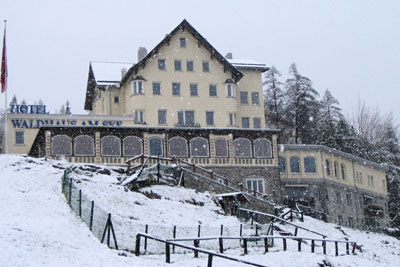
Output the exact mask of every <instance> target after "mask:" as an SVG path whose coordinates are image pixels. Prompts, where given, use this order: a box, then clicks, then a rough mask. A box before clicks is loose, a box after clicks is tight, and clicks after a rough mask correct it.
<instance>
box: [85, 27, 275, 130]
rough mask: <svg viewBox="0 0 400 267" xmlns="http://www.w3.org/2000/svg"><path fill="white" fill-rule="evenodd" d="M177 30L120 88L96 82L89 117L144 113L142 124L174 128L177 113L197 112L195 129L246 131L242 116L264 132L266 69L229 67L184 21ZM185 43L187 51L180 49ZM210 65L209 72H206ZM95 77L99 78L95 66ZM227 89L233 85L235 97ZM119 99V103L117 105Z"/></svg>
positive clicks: (242, 65)
mask: <svg viewBox="0 0 400 267" xmlns="http://www.w3.org/2000/svg"><path fill="white" fill-rule="evenodd" d="M177 29H178V30H177ZM177 29H175V30H174V31H173V32H172V33H171V34H170V35H169V37H166V38H168V41H167V42H165V40H163V42H162V43H160V45H158V46H157V47H156V48H155V49H156V52H154V51H151V52H150V54H152V56H150V57H147V58H145V59H142V60H141V61H140V62H139V63H140V64H139V63H138V64H137V65H140V66H139V67H136V68H135V65H133V67H132V69H135V71H131V72H130V71H129V70H128V72H127V74H126V75H123V74H124V73H125V72H124V71H122V73H123V74H122V75H121V80H120V85H119V86H118V85H117V86H115V82H118V81H113V82H114V83H113V85H114V86H113V85H110V86H104V84H103V83H98V84H97V85H96V88H95V90H94V91H95V94H96V97H93V99H88V97H87V100H86V101H87V102H89V104H88V105H87V107H88V108H87V109H89V110H90V108H91V114H93V115H110V114H112V115H125V116H131V117H132V118H134V117H135V112H143V121H142V120H141V119H139V123H144V124H145V125H147V126H165V127H175V126H177V124H178V111H194V123H195V124H196V126H197V127H202V128H208V127H210V128H246V125H243V118H244V122H246V121H247V119H248V122H249V125H248V128H265V119H264V109H263V91H262V80H261V73H262V72H263V71H266V70H268V68H267V67H266V66H265V65H264V64H258V63H246V62H243V63H239V64H238V63H232V64H231V63H229V62H228V60H227V59H225V58H223V59H222V58H221V55H220V54H219V53H218V52H217V51H216V50H213V51H214V52H212V51H210V47H209V46H211V45H209V44H208V43H207V41H206V40H205V39H203V38H202V37H201V36H200V35H199V34H198V33H197V32H196V31H195V30H194V29H193V28H192V27H191V26H190V25H189V24H188V23H187V22H186V21H183V22H182V23H181V24H180V25H179V26H178V27H177ZM182 40H184V42H185V46H184V47H182V46H181V42H182ZM159 60H165V69H162V70H160V69H159V66H158V64H159ZM177 60H178V61H180V64H181V69H180V70H176V69H175V64H177V63H175V61H177ZM188 61H190V62H192V63H193V70H188V68H187V64H188ZM231 61H233V62H237V61H236V60H231ZM206 62H208V64H209V71H203V63H206ZM239 62H240V60H239ZM110 64H112V63H110ZM206 64H207V63H206ZM239 74H240V75H239ZM93 75H94V77H96V75H97V74H96V71H95V68H94V73H93ZM241 76H242V77H241ZM96 79H97V78H96ZM97 80H98V79H97ZM134 83H141V84H142V85H141V86H142V89H143V91H142V92H140V93H137V92H136V93H135V92H134ZM153 83H159V84H160V94H155V93H154V92H153ZM173 83H175V84H179V86H180V93H179V94H178V95H174V94H173V88H172V87H173ZM191 84H192V85H193V84H195V85H196V86H197V90H198V94H197V95H191V89H190V88H191ZM137 86H138V85H137ZM210 86H216V91H217V92H216V96H210ZM228 86H230V87H231V86H233V87H235V92H234V93H233V94H231V95H229V93H228ZM88 88H89V87H88ZM88 90H89V89H88ZM241 93H247V103H241V97H240V95H241ZM116 96H117V97H119V103H115V101H114V100H115V97H116ZM242 102H243V99H242ZM159 111H165V112H166V118H165V123H162V124H160V123H159V122H160V121H159ZM206 112H212V114H213V118H212V119H211V121H212V123H207V120H206ZM140 116H141V115H139V117H140ZM209 116H211V115H210V113H209ZM258 123H259V125H257V124H258ZM255 124H256V125H255Z"/></svg>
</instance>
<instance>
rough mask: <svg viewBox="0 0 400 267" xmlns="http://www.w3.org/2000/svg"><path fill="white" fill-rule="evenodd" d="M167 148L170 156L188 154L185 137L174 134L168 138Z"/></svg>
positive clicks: (185, 155)
mask: <svg viewBox="0 0 400 267" xmlns="http://www.w3.org/2000/svg"><path fill="white" fill-rule="evenodd" d="M168 149H169V152H168V153H169V156H170V157H183V158H187V156H188V146H187V141H186V139H185V138H182V137H179V136H175V137H172V138H171V139H169V140H168Z"/></svg>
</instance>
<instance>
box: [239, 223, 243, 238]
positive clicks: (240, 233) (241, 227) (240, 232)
mask: <svg viewBox="0 0 400 267" xmlns="http://www.w3.org/2000/svg"><path fill="white" fill-rule="evenodd" d="M239 235H240V236H242V235H243V224H240V228H239Z"/></svg>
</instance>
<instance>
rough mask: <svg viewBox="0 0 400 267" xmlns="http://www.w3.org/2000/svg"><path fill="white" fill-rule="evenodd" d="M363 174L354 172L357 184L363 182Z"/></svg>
mask: <svg viewBox="0 0 400 267" xmlns="http://www.w3.org/2000/svg"><path fill="white" fill-rule="evenodd" d="M362 176H363V174H362V172H356V182H357V183H359V184H363V177H362Z"/></svg>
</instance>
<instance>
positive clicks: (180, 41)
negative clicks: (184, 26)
mask: <svg viewBox="0 0 400 267" xmlns="http://www.w3.org/2000/svg"><path fill="white" fill-rule="evenodd" d="M179 44H180V46H181V47H182V48H185V47H186V38H180V39H179Z"/></svg>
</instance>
